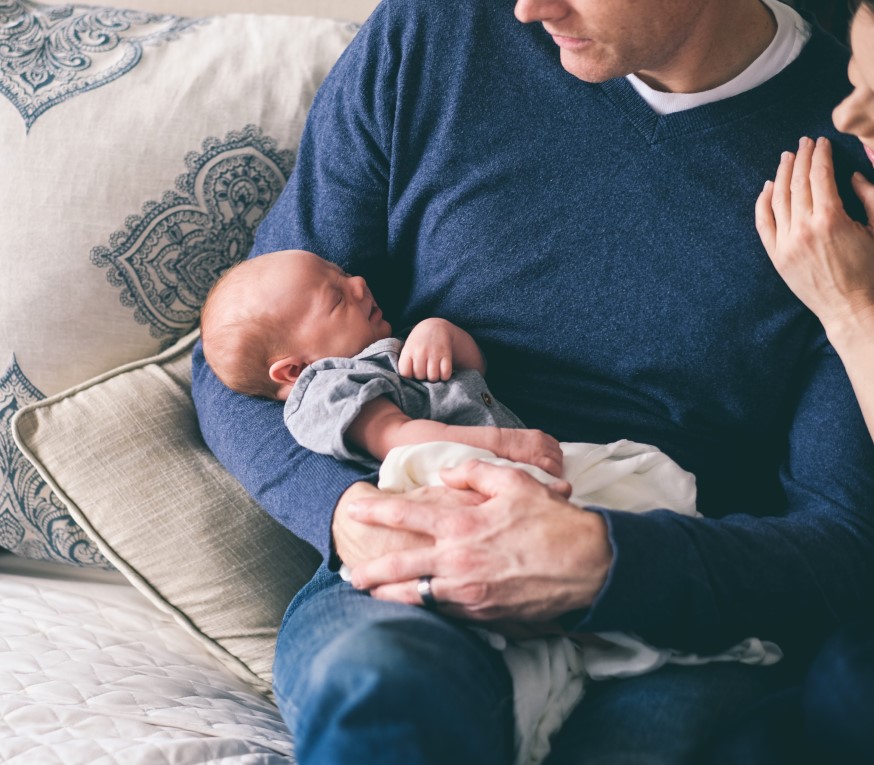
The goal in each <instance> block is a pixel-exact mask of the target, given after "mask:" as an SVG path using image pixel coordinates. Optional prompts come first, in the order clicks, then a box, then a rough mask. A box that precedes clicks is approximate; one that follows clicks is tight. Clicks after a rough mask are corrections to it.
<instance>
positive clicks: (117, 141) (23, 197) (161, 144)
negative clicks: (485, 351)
mask: <svg viewBox="0 0 874 765" xmlns="http://www.w3.org/2000/svg"><path fill="white" fill-rule="evenodd" d="M355 28H356V27H355V25H353V24H350V23H347V22H338V21H332V20H328V19H313V18H303V17H289V16H255V15H247V14H242V15H236V16H233V15H232V16H226V17H214V18H206V19H196V20H193V19H183V18H179V17H176V16H166V15H155V14H148V13H144V12H139V11H126V10H117V9H112V8H98V7H94V6H85V5H64V6H49V5H43V4H40V3H35V2H30V1H29V0H2V2H0V179H2V182H0V210H2V221H3V223H2V236H0V273H2V274H3V278H2V280H0V547H6V548H8V549H10V550H12V551H13V552H15V553H18V554H20V555H25V556H28V557H34V558H44V559H53V560H61V561H66V562H70V563H74V564H79V565H98V566H108V563H107V561H106V560H105V559H104V558H103V556H102V555H101V554H100V552H99V551H98V549H97V548H95V546H94V545H93V544H92V543H91V541H90V540H89V539H88V538H87V536H86V535H84V534H83V533H82V530H81V529H80V528H78V527H77V526H76V524H75V523H74V522H73V521H72V520H71V518H70V515H69V514H68V512H67V510H66V508H65V507H64V506H63V504H62V503H61V502H59V501H58V498H57V497H56V496H55V495H53V494H52V493H51V491H49V488H48V487H47V486H46V485H45V483H44V482H43V481H42V480H41V479H40V477H39V475H38V474H37V473H36V471H34V470H33V468H31V467H30V466H29V465H28V464H27V462H26V461H25V460H24V459H23V458H22V456H21V454H20V452H18V450H17V449H16V448H15V447H14V445H13V443H12V438H11V435H10V432H9V423H10V420H11V418H12V415H13V414H14V413H15V412H16V410H18V409H20V408H21V407H22V406H24V405H26V404H28V403H30V402H32V401H35V400H39V399H41V398H43V397H44V396H48V395H52V394H54V393H57V392H58V391H61V390H63V389H65V388H68V387H69V386H71V385H75V384H76V383H80V382H82V381H84V380H87V379H90V378H91V377H93V376H95V375H97V374H100V373H102V372H105V371H107V370H110V369H112V368H114V367H116V366H118V365H120V364H124V363H126V362H130V361H133V360H135V359H140V358H143V357H144V356H148V355H152V354H154V353H156V352H158V351H159V350H160V349H162V348H166V347H168V346H170V345H171V344H172V343H173V342H175V341H176V340H177V339H179V338H180V337H182V336H183V335H185V334H186V333H187V332H189V331H190V330H191V329H192V327H194V326H195V324H196V322H197V318H198V311H199V308H200V304H201V301H202V300H203V299H204V298H205V296H206V293H207V291H208V289H209V287H210V285H211V284H212V282H213V281H214V280H215V278H216V277H217V276H218V275H219V273H221V272H222V271H223V270H224V269H226V268H227V267H228V266H229V265H231V264H232V263H234V262H236V261H237V260H240V259H241V258H243V257H245V255H246V254H247V253H248V250H249V248H250V246H251V242H252V238H253V233H254V230H255V228H256V226H257V225H258V223H259V221H261V219H262V218H263V217H264V214H265V213H266V212H267V210H268V208H269V207H270V206H271V205H272V204H273V202H274V201H275V200H276V198H277V196H278V195H279V193H280V191H281V190H282V188H283V186H284V184H285V180H286V178H287V176H288V174H289V172H290V171H291V168H292V165H293V163H294V158H295V155H294V151H295V149H296V147H297V142H298V139H299V135H300V132H301V129H302V127H303V123H304V119H305V116H306V112H307V110H308V109H309V106H310V103H311V101H312V97H313V95H314V93H315V90H316V88H317V87H318V85H319V84H320V83H321V81H322V79H323V78H324V76H325V74H326V73H327V72H328V70H329V69H330V67H331V66H332V65H333V63H334V61H335V60H336V58H337V57H338V55H339V54H340V53H341V51H342V50H343V49H344V47H345V46H346V45H347V44H348V42H349V41H350V39H351V38H352V36H353V35H354V33H355Z"/></svg>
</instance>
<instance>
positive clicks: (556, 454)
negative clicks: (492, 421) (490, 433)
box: [495, 428, 564, 478]
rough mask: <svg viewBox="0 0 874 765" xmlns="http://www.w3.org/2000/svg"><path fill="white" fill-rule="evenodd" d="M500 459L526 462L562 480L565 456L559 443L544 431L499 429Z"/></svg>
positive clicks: (498, 451) (497, 450)
mask: <svg viewBox="0 0 874 765" xmlns="http://www.w3.org/2000/svg"><path fill="white" fill-rule="evenodd" d="M498 436H499V442H498V448H497V449H496V450H495V454H496V455H497V456H498V457H503V458H504V459H508V460H512V461H513V462H525V463H527V464H528V465H535V466H536V467H539V468H540V469H541V470H545V471H546V472H547V473H549V474H550V475H554V476H555V477H556V478H561V475H562V465H563V463H564V454H563V453H562V451H561V445H560V444H559V443H558V441H557V440H556V439H555V438H553V437H552V436H550V435H549V434H548V433H544V432H543V431H542V430H524V429H519V428H499V429H498Z"/></svg>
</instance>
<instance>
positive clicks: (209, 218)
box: [91, 125, 294, 347]
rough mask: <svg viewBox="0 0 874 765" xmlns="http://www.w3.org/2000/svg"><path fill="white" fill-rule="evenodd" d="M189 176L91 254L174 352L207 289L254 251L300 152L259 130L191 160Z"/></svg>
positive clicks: (213, 143)
mask: <svg viewBox="0 0 874 765" xmlns="http://www.w3.org/2000/svg"><path fill="white" fill-rule="evenodd" d="M185 163H186V165H187V167H188V172H187V173H185V174H183V175H181V176H179V178H178V179H177V180H176V188H177V191H168V192H167V193H165V194H164V197H163V199H162V200H161V201H160V202H155V201H150V202H147V203H146V204H145V205H144V207H143V214H142V215H141V216H130V217H129V218H127V220H125V229H124V230H122V231H117V232H115V233H114V234H113V235H112V236H111V237H110V242H109V247H104V246H99V247H95V248H94V249H92V250H91V262H92V263H93V264H94V265H95V266H98V267H100V268H106V269H108V270H107V274H106V278H107V280H108V281H109V283H110V284H111V285H112V286H114V287H118V288H120V290H121V294H120V299H121V303H122V305H125V306H129V307H131V308H133V309H134V318H135V320H136V321H137V322H138V323H139V324H145V325H148V327H149V332H150V334H151V335H152V336H153V337H155V338H159V339H161V340H162V342H163V347H168V346H169V345H171V344H172V343H173V342H175V341H176V340H177V339H179V338H180V337H182V335H184V334H185V333H187V332H188V331H190V330H191V329H192V328H193V327H194V325H195V324H196V323H197V319H198V316H199V315H200V306H201V304H202V303H203V301H204V300H205V299H206V295H207V292H208V291H209V288H210V287H211V286H212V284H213V283H214V282H215V280H216V279H217V278H218V277H219V276H220V275H221V273H222V272H223V271H225V270H226V269H227V268H229V267H230V266H231V265H233V264H234V263H236V262H238V261H240V260H242V259H243V258H245V257H246V256H247V255H248V254H249V250H250V249H251V248H252V243H253V242H254V238H255V229H256V228H257V227H258V224H259V223H260V222H261V220H262V219H263V218H264V216H265V215H266V214H267V211H268V210H269V209H270V207H271V206H272V205H273V203H274V202H275V201H276V199H277V198H278V197H279V194H280V193H281V192H282V189H283V188H284V186H285V182H286V179H287V178H288V176H289V174H290V173H291V169H292V167H293V165H294V152H293V151H291V150H283V151H280V150H278V149H277V146H276V142H275V141H273V140H272V139H270V138H267V137H265V136H264V135H263V134H262V132H261V130H260V129H259V128H257V127H255V126H254V125H248V126H246V128H244V129H243V130H242V131H240V132H231V133H229V134H228V135H227V137H226V138H225V139H224V140H223V141H220V140H218V139H217V138H208V139H207V140H206V141H204V143H203V150H202V152H201V153H196V152H191V153H189V154H188V155H187V156H186V158H185Z"/></svg>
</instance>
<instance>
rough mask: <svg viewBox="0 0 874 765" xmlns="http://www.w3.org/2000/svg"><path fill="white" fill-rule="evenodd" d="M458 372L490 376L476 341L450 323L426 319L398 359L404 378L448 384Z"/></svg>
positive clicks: (415, 329)
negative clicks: (447, 381)
mask: <svg viewBox="0 0 874 765" xmlns="http://www.w3.org/2000/svg"><path fill="white" fill-rule="evenodd" d="M453 368H455V369H475V370H476V371H477V372H479V373H480V374H481V375H484V374H485V373H486V363H485V359H483V355H482V353H481V352H480V349H479V347H478V346H477V344H476V341H475V340H474V339H473V338H472V337H471V336H470V335H469V334H468V333H467V332H465V331H464V330H463V329H461V328H460V327H456V326H455V325H454V324H453V323H452V322H450V321H446V319H425V320H424V321H420V322H419V323H418V324H417V325H416V326H415V327H413V330H412V332H410V334H409V336H408V337H407V339H406V341H404V347H403V349H402V350H401V355H400V358H399V359H398V371H399V372H400V373H401V375H403V376H404V377H412V378H413V379H415V380H428V381H429V382H439V381H440V380H443V381H444V382H445V381H446V380H448V379H449V377H450V376H451V375H452V370H453Z"/></svg>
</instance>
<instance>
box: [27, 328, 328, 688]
mask: <svg viewBox="0 0 874 765" xmlns="http://www.w3.org/2000/svg"><path fill="white" fill-rule="evenodd" d="M195 339H196V333H193V334H191V335H189V336H188V337H186V338H184V339H183V340H182V341H180V342H179V343H178V344H176V345H175V346H173V347H172V348H170V349H169V350H167V351H165V352H163V353H162V354H160V355H157V356H155V357H153V358H149V359H145V360H143V361H139V362H136V363H133V364H128V365H126V366H123V367H121V368H119V369H117V370H114V371H112V372H109V373H108V374H104V375H102V376H100V377H97V378H96V379H94V380H92V381H90V382H87V383H84V384H83V385H79V386H77V387H75V388H73V389H71V390H69V391H66V392H64V393H60V394H58V395H56V396H52V397H50V398H47V399H45V400H42V401H39V402H37V403H34V404H31V405H30V406H28V407H25V408H24V409H22V410H21V411H19V412H18V413H17V415H16V416H15V418H14V419H13V432H14V435H15V440H16V443H17V444H18V446H19V447H20V448H21V450H22V451H23V452H24V454H25V455H26V456H27V458H28V459H29V460H30V461H31V462H32V463H33V464H34V465H35V467H36V469H37V470H38V471H39V474H40V476H42V478H43V479H44V480H45V481H46V483H47V484H48V486H49V487H51V489H52V490H53V491H54V492H55V493H56V494H57V496H58V497H60V499H61V501H62V502H63V503H64V504H65V505H66V507H67V509H68V511H69V513H70V515H71V516H72V518H73V519H74V520H75V522H76V523H78V524H79V526H80V527H81V528H83V529H84V530H85V531H86V532H87V533H88V535H89V536H90V538H91V539H93V540H94V542H95V543H96V545H97V547H98V548H99V550H100V552H101V553H102V554H103V555H104V556H106V558H107V559H108V560H109V561H110V562H111V563H112V564H113V565H114V566H115V567H116V568H118V569H119V570H120V571H121V572H122V573H123V574H124V575H125V576H126V577H127V578H128V579H129V580H130V581H131V583H132V584H133V585H134V586H135V587H137V589H139V590H140V591H142V592H143V593H144V594H145V595H146V596H147V597H148V598H150V599H151V600H152V601H153V602H154V603H155V604H156V605H157V606H158V607H160V608H161V609H163V610H165V611H167V612H169V613H171V614H172V615H173V616H174V617H175V618H176V619H177V620H178V621H179V622H180V623H181V624H182V625H183V626H184V627H185V628H186V629H187V630H188V631H189V632H191V633H192V634H193V635H195V636H196V637H197V638H198V639H200V640H201V641H203V642H204V643H205V644H206V645H207V647H208V648H209V649H210V650H212V651H213V652H214V653H215V654H216V655H218V656H219V658H220V659H222V661H223V662H224V663H226V664H227V665H228V666H229V667H231V668H232V669H233V670H234V671H235V672H236V673H237V674H238V675H240V676H241V677H243V678H244V679H246V680H248V681H249V682H251V683H252V684H253V685H254V686H255V687H256V688H257V689H258V690H260V691H262V692H264V693H267V694H269V693H270V684H271V678H272V673H271V666H272V663H273V651H274V642H275V639H276V632H277V629H278V627H279V624H280V622H281V620H282V616H283V614H284V612H285V608H286V606H287V605H288V603H289V602H290V600H291V598H292V597H293V595H294V593H295V592H296V591H297V590H298V589H299V588H300V587H301V585H302V584H303V583H304V582H306V581H307V580H308V579H309V578H310V577H311V576H312V574H313V572H314V571H315V569H316V567H317V566H318V563H319V560H320V557H319V555H318V554H317V553H316V552H315V550H314V549H313V548H312V547H310V546H309V545H308V544H306V543H305V542H302V541H301V540H299V539H298V538H297V537H295V536H294V535H292V534H291V532H289V531H288V530H286V529H285V528H283V527H282V526H280V525H279V524H277V523H276V522H275V521H274V520H273V519H272V518H270V516H269V515H267V513H265V512H263V511H262V510H261V509H260V508H259V507H258V506H257V505H256V504H255V503H254V502H253V501H252V500H251V499H250V498H249V496H248V495H247V494H246V492H245V491H244V490H243V488H242V487H241V486H240V485H239V484H238V483H237V481H236V480H235V479H234V478H232V477H231V475H230V474H229V473H228V472H227V471H225V470H224V468H223V467H222V466H221V465H220V464H219V463H218V461H217V460H216V458H215V457H214V456H213V455H212V452H210V451H209V449H208V448H207V446H206V445H205V444H204V443H203V440H202V439H201V436H200V430H199V428H198V424H197V417H196V414H195V412H194V405H193V403H192V401H191V396H190V388H191V347H192V345H193V344H194V341H195Z"/></svg>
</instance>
